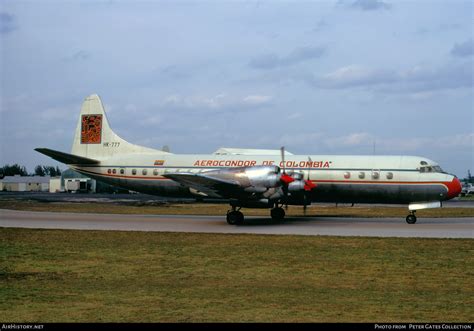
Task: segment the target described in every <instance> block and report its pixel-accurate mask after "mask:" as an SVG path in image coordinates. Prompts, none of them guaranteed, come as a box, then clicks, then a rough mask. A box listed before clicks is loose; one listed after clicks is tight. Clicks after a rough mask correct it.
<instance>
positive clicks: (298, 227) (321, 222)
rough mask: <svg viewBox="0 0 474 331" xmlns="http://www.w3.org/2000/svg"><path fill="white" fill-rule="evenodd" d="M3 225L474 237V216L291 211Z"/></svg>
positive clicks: (48, 216)
mask: <svg viewBox="0 0 474 331" xmlns="http://www.w3.org/2000/svg"><path fill="white" fill-rule="evenodd" d="M0 227H16V228H36V229H40V228H41V229H74V230H119V231H157V232H202V233H248V234H273V235H313V236H315V235H324V236H367V237H424V238H474V218H472V217H466V218H418V222H417V223H416V224H413V225H410V224H407V223H406V222H405V219H404V218H379V219H377V218H348V217H289V218H287V219H286V220H285V222H284V223H274V222H271V220H270V219H269V218H268V217H251V216H248V217H246V222H245V224H244V225H240V226H231V225H228V224H227V223H226V221H225V216H192V215H112V214H86V213H83V214H79V213H50V212H29V211H16V210H6V209H0Z"/></svg>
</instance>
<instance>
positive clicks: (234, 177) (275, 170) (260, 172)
mask: <svg viewBox="0 0 474 331" xmlns="http://www.w3.org/2000/svg"><path fill="white" fill-rule="evenodd" d="M204 174H205V175H206V176H207V177H214V178H219V179H223V180H228V181H232V182H237V183H238V184H239V185H240V186H241V187H244V188H245V189H246V190H247V191H250V192H256V193H257V192H264V191H266V190H267V189H269V188H273V187H278V186H280V185H281V181H280V178H281V172H280V168H279V167H277V166H254V167H244V168H234V169H222V170H211V171H206V172H205V173H204Z"/></svg>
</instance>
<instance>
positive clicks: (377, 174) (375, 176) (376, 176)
mask: <svg viewBox="0 0 474 331" xmlns="http://www.w3.org/2000/svg"><path fill="white" fill-rule="evenodd" d="M379 178H380V170H372V179H379Z"/></svg>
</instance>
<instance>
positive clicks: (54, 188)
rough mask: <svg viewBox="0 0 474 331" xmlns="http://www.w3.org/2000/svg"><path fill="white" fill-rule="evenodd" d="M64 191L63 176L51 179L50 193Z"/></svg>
mask: <svg viewBox="0 0 474 331" xmlns="http://www.w3.org/2000/svg"><path fill="white" fill-rule="evenodd" d="M59 192H64V188H63V187H62V186H61V177H52V178H51V179H50V180H49V193H59Z"/></svg>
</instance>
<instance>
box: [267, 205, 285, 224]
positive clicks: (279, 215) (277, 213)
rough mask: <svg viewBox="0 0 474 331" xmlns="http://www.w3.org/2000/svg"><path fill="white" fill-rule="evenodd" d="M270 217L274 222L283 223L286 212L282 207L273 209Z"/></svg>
mask: <svg viewBox="0 0 474 331" xmlns="http://www.w3.org/2000/svg"><path fill="white" fill-rule="evenodd" d="M270 215H271V216H272V219H273V220H274V221H282V220H283V219H284V218H285V210H284V209H283V208H281V207H276V208H273V209H272V210H271V211H270Z"/></svg>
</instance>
